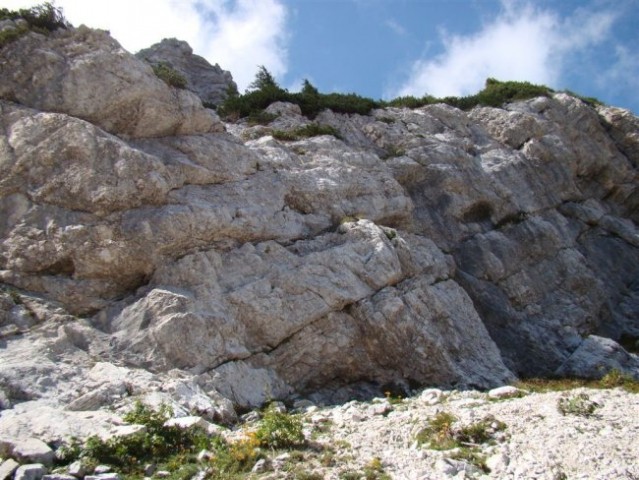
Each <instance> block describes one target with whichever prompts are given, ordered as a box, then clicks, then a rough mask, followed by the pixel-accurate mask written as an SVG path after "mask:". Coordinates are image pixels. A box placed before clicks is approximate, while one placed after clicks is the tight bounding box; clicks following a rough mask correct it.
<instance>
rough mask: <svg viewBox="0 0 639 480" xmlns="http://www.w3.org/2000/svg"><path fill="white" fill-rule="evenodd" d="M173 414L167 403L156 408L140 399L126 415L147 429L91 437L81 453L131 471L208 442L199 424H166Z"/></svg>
mask: <svg viewBox="0 0 639 480" xmlns="http://www.w3.org/2000/svg"><path fill="white" fill-rule="evenodd" d="M171 416H172V412H171V409H170V408H169V407H167V406H165V405H163V406H161V407H160V409H159V410H157V411H155V410H152V409H150V408H149V407H147V406H146V405H144V404H142V403H140V402H138V403H136V405H135V407H134V409H133V410H132V411H131V412H129V413H127V414H126V415H125V416H124V417H123V419H124V420H125V421H126V422H128V423H131V424H136V425H144V426H145V427H146V431H143V432H139V433H136V434H134V435H129V436H123V437H111V438H109V439H107V440H103V439H101V438H99V437H96V436H93V437H89V439H87V441H86V443H85V445H84V447H83V448H82V450H81V454H80V456H82V457H83V458H86V459H88V460H89V461H95V462H97V463H106V464H108V465H113V466H115V467H118V468H120V469H122V470H123V471H127V472H131V471H135V470H137V469H140V468H141V467H142V465H144V463H146V462H153V461H155V462H157V461H158V460H162V461H168V460H169V459H171V458H172V457H175V456H176V455H178V456H182V457H184V458H187V457H188V455H189V454H194V453H197V452H198V451H199V450H201V449H203V448H206V447H207V446H208V443H209V440H208V438H207V436H206V434H205V432H204V431H202V430H201V429H199V428H187V429H183V428H180V427H166V426H164V423H165V422H166V421H167V420H168V419H169V418H171ZM182 463H183V462H182Z"/></svg>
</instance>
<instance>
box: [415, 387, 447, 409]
mask: <svg viewBox="0 0 639 480" xmlns="http://www.w3.org/2000/svg"><path fill="white" fill-rule="evenodd" d="M443 398H444V392H442V391H441V390H440V389H439V388H427V389H426V390H424V391H423V392H422V393H421V395H420V396H419V399H420V400H421V401H422V402H424V403H425V404H426V405H437V404H438V403H440V402H441V401H442V400H443Z"/></svg>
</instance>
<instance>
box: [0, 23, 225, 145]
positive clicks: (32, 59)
mask: <svg viewBox="0 0 639 480" xmlns="http://www.w3.org/2000/svg"><path fill="white" fill-rule="evenodd" d="M0 98H2V99H5V100H10V101H15V102H18V103H20V104H22V105H25V106H29V107H32V108H35V109H38V110H42V111H48V112H59V113H66V114H69V115H72V116H74V117H78V118H82V119H84V120H87V121H89V122H92V123H94V124H95V125H97V126H99V127H100V128H102V129H104V130H106V131H108V132H111V133H116V134H123V135H128V136H131V137H160V136H166V135H176V134H178V135H180V134H194V133H206V132H210V131H214V130H219V129H220V127H221V125H220V123H219V120H218V119H217V117H216V115H214V114H213V113H212V112H211V111H210V110H207V109H205V108H203V107H202V103H201V101H200V99H199V98H198V97H197V96H196V95H195V94H193V93H191V92H189V91H187V90H179V89H175V88H171V87H169V86H167V85H166V84H165V83H164V82H163V81H162V80H160V79H159V78H157V77H156V76H155V74H154V73H153V70H152V69H151V66H150V65H149V64H148V63H146V62H144V61H143V60H140V59H138V58H136V57H135V56H133V55H132V54H130V53H129V52H127V51H126V50H124V49H123V48H122V47H121V46H120V44H118V42H117V41H115V40H114V39H112V38H111V37H110V36H109V34H108V33H107V32H104V31H100V30H91V29H89V28H86V27H84V26H83V27H80V28H77V29H69V30H58V31H56V32H53V33H51V34H50V35H47V36H44V35H41V34H38V33H33V32H30V33H28V34H26V35H23V36H22V37H20V38H19V39H18V40H16V41H15V42H13V43H12V44H11V46H10V47H9V48H5V49H3V52H2V70H0ZM69 154H70V155H73V153H72V152H69Z"/></svg>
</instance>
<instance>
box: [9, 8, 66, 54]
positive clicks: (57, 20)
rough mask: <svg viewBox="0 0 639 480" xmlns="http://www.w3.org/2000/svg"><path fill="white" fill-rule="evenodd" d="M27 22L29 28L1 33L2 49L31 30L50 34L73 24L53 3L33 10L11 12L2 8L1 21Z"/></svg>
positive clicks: (19, 28)
mask: <svg viewBox="0 0 639 480" xmlns="http://www.w3.org/2000/svg"><path fill="white" fill-rule="evenodd" d="M19 19H22V20H25V21H26V22H27V26H24V25H23V26H20V27H18V28H15V29H7V30H4V31H3V32H0V48H2V47H4V46H5V45H7V44H8V43H10V42H12V41H14V40H16V39H17V38H19V37H20V36H22V35H24V34H25V33H27V32H28V31H29V30H34V31H36V32H38V33H44V34H46V33H49V32H53V31H55V30H58V29H59V28H63V29H66V28H69V27H70V26H71V24H70V23H69V22H68V21H67V20H66V18H64V15H63V14H62V9H61V8H56V7H54V6H53V5H52V4H51V3H49V2H47V3H43V4H42V5H37V6H35V7H31V8H22V9H20V10H9V9H8V8H0V20H19Z"/></svg>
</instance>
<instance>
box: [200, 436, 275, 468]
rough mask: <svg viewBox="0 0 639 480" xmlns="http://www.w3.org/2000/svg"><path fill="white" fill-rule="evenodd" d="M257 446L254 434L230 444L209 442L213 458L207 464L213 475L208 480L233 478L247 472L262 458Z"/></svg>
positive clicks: (220, 440) (217, 439) (221, 440)
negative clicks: (212, 479)
mask: <svg viewBox="0 0 639 480" xmlns="http://www.w3.org/2000/svg"><path fill="white" fill-rule="evenodd" d="M259 446H260V441H259V440H258V439H257V437H256V435H255V434H254V433H250V434H248V435H247V436H246V437H244V438H243V439H241V440H237V441H235V442H232V443H228V442H226V441H225V440H223V439H221V438H219V437H216V438H214V439H213V440H212V442H211V450H212V452H213V458H212V459H211V461H210V464H209V466H210V468H211V470H212V471H213V474H214V475H213V476H212V477H210V478H234V477H233V476H234V475H238V474H241V473H244V472H249V471H250V470H251V468H253V465H255V462H256V461H257V460H259V459H260V458H262V457H263V454H262V452H261V451H260V449H259Z"/></svg>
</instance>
